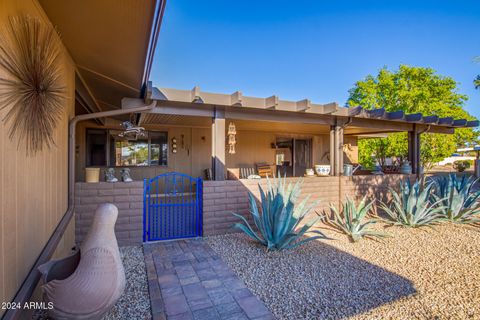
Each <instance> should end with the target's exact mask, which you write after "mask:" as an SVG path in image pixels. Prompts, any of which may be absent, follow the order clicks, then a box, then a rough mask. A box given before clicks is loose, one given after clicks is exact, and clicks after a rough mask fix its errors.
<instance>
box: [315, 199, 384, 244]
mask: <svg viewBox="0 0 480 320" xmlns="http://www.w3.org/2000/svg"><path fill="white" fill-rule="evenodd" d="M373 203H374V202H373V201H371V202H368V203H367V202H366V197H364V198H363V199H362V201H360V203H359V204H358V206H357V205H356V204H355V201H354V200H353V199H351V198H349V197H347V199H346V200H345V202H344V203H343V204H342V207H343V208H342V210H341V211H340V210H338V209H337V208H336V207H335V206H334V205H332V206H330V209H331V210H332V212H333V217H327V218H326V219H325V222H326V223H327V224H328V225H330V226H332V227H334V228H335V229H337V230H339V231H341V232H343V233H345V234H347V235H348V236H349V237H350V239H352V241H353V242H357V241H359V240H361V239H362V238H376V237H377V238H381V237H387V236H388V235H387V234H386V233H383V232H379V231H376V230H372V229H370V228H369V226H371V225H373V224H375V223H377V222H378V219H371V220H368V221H366V218H367V217H368V215H369V213H370V211H371V209H372V206H373Z"/></svg>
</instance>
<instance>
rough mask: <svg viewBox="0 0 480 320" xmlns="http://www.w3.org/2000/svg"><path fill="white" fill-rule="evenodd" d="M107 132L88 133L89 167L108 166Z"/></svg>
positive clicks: (92, 131) (94, 131)
mask: <svg viewBox="0 0 480 320" xmlns="http://www.w3.org/2000/svg"><path fill="white" fill-rule="evenodd" d="M106 153H107V132H106V131H105V130H88V131H87V166H105V165H106V164H107V158H106V157H105V155H106Z"/></svg>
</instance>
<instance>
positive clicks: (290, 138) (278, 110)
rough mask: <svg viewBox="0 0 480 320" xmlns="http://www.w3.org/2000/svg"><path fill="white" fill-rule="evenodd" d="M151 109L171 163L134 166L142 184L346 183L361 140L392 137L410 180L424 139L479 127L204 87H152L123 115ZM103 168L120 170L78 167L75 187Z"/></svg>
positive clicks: (152, 124)
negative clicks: (269, 179) (322, 178)
mask: <svg viewBox="0 0 480 320" xmlns="http://www.w3.org/2000/svg"><path fill="white" fill-rule="evenodd" d="M150 103H155V104H156V107H154V108H152V109H150V110H147V111H145V112H142V113H141V114H139V115H138V116H137V117H136V119H137V120H136V121H137V124H138V126H141V127H144V128H145V129H146V130H147V131H149V132H164V140H163V142H162V143H163V145H162V146H163V148H164V149H165V153H166V154H165V162H163V163H161V165H160V166H156V167H155V166H154V167H152V166H151V164H152V163H150V165H149V166H145V165H144V164H141V165H130V167H131V168H130V169H131V171H132V175H133V177H134V178H136V179H138V180H140V179H143V178H148V177H152V176H154V175H155V174H159V173H162V172H168V171H179V172H183V173H186V174H190V175H192V176H201V177H203V178H206V179H207V180H216V181H221V180H225V179H239V178H240V179H242V178H246V177H247V176H248V175H251V174H258V173H261V176H262V177H264V176H265V175H266V174H269V175H276V174H277V173H279V172H280V173H281V174H282V175H287V176H293V177H302V176H304V175H305V170H306V169H309V168H313V167H314V166H315V165H323V166H329V169H330V175H332V176H341V175H342V174H343V168H344V166H343V165H344V164H356V163H357V162H358V139H359V138H363V137H371V136H379V135H385V134H388V133H393V132H408V134H409V142H408V143H409V146H408V151H409V152H408V160H409V161H410V163H411V165H412V173H413V174H417V173H418V172H419V165H420V159H419V158H420V151H419V150H420V135H421V134H423V133H442V134H452V133H453V132H454V130H455V128H465V127H476V126H478V121H477V120H475V121H467V120H465V119H453V118H439V117H438V116H436V115H423V114H420V113H417V114H404V112H403V111H397V112H386V111H385V110H384V109H375V110H364V109H362V108H361V107H355V108H345V107H340V106H339V105H338V104H337V103H327V104H315V103H312V102H310V100H308V99H304V100H301V101H296V102H295V101H287V100H280V99H279V98H278V97H277V96H271V97H267V98H259V97H248V96H243V95H242V94H241V92H238V91H237V92H235V93H233V94H218V93H208V92H202V91H200V89H199V87H195V88H193V89H192V90H177V89H166V88H155V87H151V85H150V86H149V87H148V88H147V94H146V98H145V101H143V100H140V99H129V98H125V99H123V100H122V108H123V109H128V108H130V107H132V106H136V105H141V104H150ZM119 124H120V120H116V119H114V118H112V119H109V121H107V122H106V124H105V125H104V126H103V127H104V128H105V127H108V128H118V127H119ZM82 127H83V130H84V131H81V130H82V129H80V131H79V132H77V136H78V137H79V138H78V139H77V144H79V148H80V151H81V152H85V153H88V150H89V148H90V147H89V146H88V145H87V146H85V144H86V143H87V142H86V141H85V140H83V139H84V138H83V136H84V133H85V130H87V128H91V127H97V128H98V127H99V126H98V125H93V124H88V123H87V124H85V125H82ZM232 128H233V129H232ZM231 130H234V133H233V136H234V137H233V140H232V138H231V137H230V136H231V135H232V134H229V133H230V131H231ZM87 139H88V138H87ZM110 148H111V147H110ZM112 150H113V149H112ZM117 152H118V151H117ZM88 156H89V155H88V154H87V158H88ZM103 157H104V158H105V157H106V155H103ZM110 157H111V155H110ZM157 160H158V159H153V161H157ZM102 164H103V165H104V166H105V167H108V166H109V165H110V166H112V165H113V166H115V164H112V162H111V161H110V163H109V159H106V160H105V161H104V160H103V159H102V160H101V161H100V162H97V163H88V161H87V163H84V162H83V161H82V160H80V161H79V163H78V164H77V180H78V181H82V176H83V169H84V168H85V167H88V166H89V165H91V166H92V165H93V166H99V165H100V166H101V165H102ZM158 164H160V163H158ZM259 167H261V169H262V170H258V168H259ZM260 171H262V172H260ZM265 173H266V174H265Z"/></svg>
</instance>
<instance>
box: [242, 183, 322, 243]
mask: <svg viewBox="0 0 480 320" xmlns="http://www.w3.org/2000/svg"><path fill="white" fill-rule="evenodd" d="M300 185H301V183H300V181H298V182H297V183H295V184H291V183H289V184H288V185H286V179H285V178H283V179H282V178H280V176H279V177H278V178H277V179H274V180H273V183H272V181H271V180H269V179H267V190H266V192H265V191H264V190H263V189H262V187H261V186H260V185H259V186H258V188H259V190H260V208H261V209H259V207H258V206H257V201H256V199H255V196H254V195H253V194H252V193H251V192H249V194H248V197H249V205H250V214H251V215H252V217H253V221H254V223H255V228H254V227H252V226H251V225H250V224H249V223H248V221H247V219H245V217H243V216H242V215H240V214H236V213H233V215H235V216H236V217H238V218H240V219H241V220H242V222H241V223H235V224H234V225H233V227H234V228H237V229H239V230H241V231H243V232H244V233H245V234H247V235H248V236H249V237H250V238H252V239H253V240H255V241H258V242H259V243H261V244H262V245H264V246H266V247H267V250H282V249H292V248H295V247H297V246H300V245H302V244H305V243H307V242H309V241H312V240H315V239H319V238H323V239H325V238H326V237H325V235H324V234H323V233H321V232H320V231H318V230H310V231H309V229H310V228H311V227H312V226H313V225H314V224H315V223H316V222H317V221H318V220H319V219H320V217H316V218H312V219H310V220H309V221H307V222H306V223H305V224H304V225H303V226H301V227H300V223H301V222H302V220H303V219H304V218H305V217H306V216H307V215H308V214H309V213H310V212H311V211H312V210H313V208H314V207H315V206H316V205H317V202H311V203H309V199H310V196H307V197H306V198H305V199H304V200H303V201H301V202H300V203H298V204H297V202H298V198H299V196H300V193H301V188H300ZM307 232H310V233H316V234H317V236H312V237H307V238H305V239H302V237H303V236H305V234H306V233H307Z"/></svg>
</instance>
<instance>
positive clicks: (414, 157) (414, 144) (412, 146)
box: [408, 125, 420, 174]
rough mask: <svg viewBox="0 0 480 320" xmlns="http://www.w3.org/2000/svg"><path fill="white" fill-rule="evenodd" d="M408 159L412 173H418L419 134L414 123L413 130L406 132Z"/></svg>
mask: <svg viewBox="0 0 480 320" xmlns="http://www.w3.org/2000/svg"><path fill="white" fill-rule="evenodd" d="M408 160H409V161H410V164H411V165H412V173H413V174H418V173H419V167H420V134H419V133H418V131H417V128H416V125H413V131H409V132H408Z"/></svg>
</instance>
